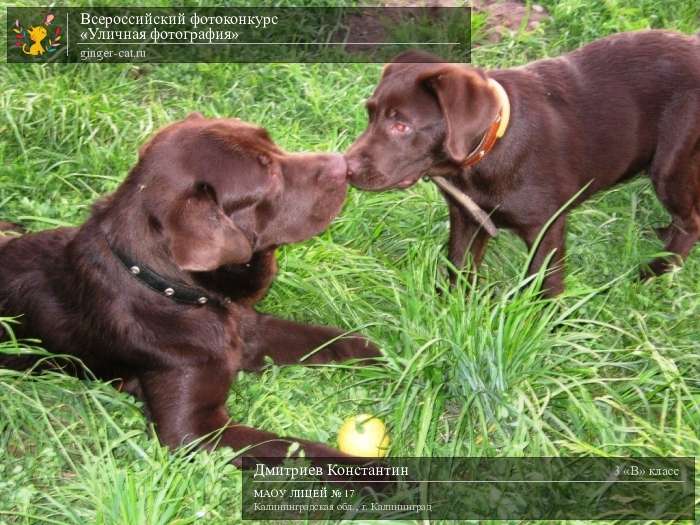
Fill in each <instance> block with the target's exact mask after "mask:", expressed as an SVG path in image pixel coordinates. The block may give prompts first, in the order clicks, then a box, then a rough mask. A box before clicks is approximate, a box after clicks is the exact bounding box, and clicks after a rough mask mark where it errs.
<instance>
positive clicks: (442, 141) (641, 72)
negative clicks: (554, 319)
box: [346, 31, 700, 295]
mask: <svg viewBox="0 0 700 525" xmlns="http://www.w3.org/2000/svg"><path fill="white" fill-rule="evenodd" d="M367 109H368V111H369V125H368V128H367V130H366V131H365V132H364V133H363V134H362V135H361V136H360V137H359V138H358V139H357V141H356V142H355V143H354V144H353V145H352V147H351V148H350V149H349V151H348V152H347V155H346V158H347V161H348V166H349V170H350V182H351V184H353V185H354V186H357V187H358V188H362V189H366V190H375V191H376V190H385V189H391V188H407V187H409V186H411V185H413V184H414V183H415V182H416V181H418V180H419V179H420V177H421V176H424V175H429V176H436V175H439V176H440V177H449V178H451V181H452V182H453V184H454V186H456V188H457V190H458V191H461V192H463V193H464V194H466V195H468V196H469V197H471V199H473V201H475V202H476V203H477V204H478V206H480V207H481V208H483V209H484V210H486V212H487V213H489V214H490V216H491V218H492V219H493V221H494V222H495V224H496V225H497V226H498V227H501V228H508V229H511V230H513V231H514V232H515V233H516V234H517V235H519V236H520V237H521V238H522V239H523V240H524V241H525V243H526V244H527V245H528V247H532V246H533V244H534V243H535V241H536V239H537V236H538V234H539V233H540V231H542V229H543V227H544V226H545V224H546V223H547V222H548V221H549V220H550V218H552V217H553V216H554V215H555V214H556V213H557V211H558V210H560V209H561V208H562V206H564V204H565V203H566V202H567V201H568V200H569V199H571V198H572V196H574V195H575V194H576V193H577V192H578V191H580V190H582V189H583V188H584V187H585V188H586V189H585V190H584V191H583V193H582V194H581V195H580V196H579V197H578V198H577V199H576V202H575V204H577V203H580V202H582V201H583V200H585V199H586V198H587V197H589V196H591V195H593V194H594V193H595V192H597V191H599V190H602V189H604V188H608V187H610V186H612V185H614V184H616V183H618V182H621V181H624V180H626V179H629V178H630V177H632V176H634V175H636V174H638V173H639V172H640V171H642V170H645V169H648V170H649V175H650V177H651V180H652V182H653V184H654V188H655V189H656V193H657V195H658V196H659V199H660V200H661V202H662V203H663V205H664V206H665V207H666V209H667V210H668V211H669V213H670V214H671V224H670V225H669V226H667V227H666V228H662V229H660V231H659V233H660V236H661V237H662V238H663V239H664V240H665V242H666V250H667V251H669V252H673V253H674V254H677V257H673V258H671V259H669V258H659V259H657V260H655V261H653V262H652V263H651V264H650V266H649V270H648V272H647V273H648V274H650V275H651V274H659V273H662V272H664V271H666V270H667V269H669V267H670V266H671V265H672V264H673V263H674V262H675V261H677V260H682V259H683V258H685V257H686V256H687V255H688V253H689V252H690V250H691V248H692V246H693V244H694V243H695V242H696V241H697V240H698V238H700V38H698V37H688V36H683V35H680V34H677V33H673V32H670V31H640V32H635V33H623V34H618V35H614V36H611V37H608V38H604V39H602V40H598V41H597V42H593V43H592V44H589V45H587V46H585V47H582V48H581V49H578V50H576V51H573V52H572V53H569V54H566V55H563V56H561V57H558V58H553V59H547V60H539V61H537V62H533V63H531V64H528V65H526V66H522V67H516V68H511V69H502V70H493V71H485V70H482V69H479V68H475V67H471V66H467V65H456V64H446V63H441V61H440V59H438V58H436V57H434V56H432V55H427V54H422V53H419V54H416V53H415V52H413V53H411V52H409V53H407V54H403V55H400V56H398V57H397V58H396V59H395V61H394V62H393V63H391V64H389V65H387V67H386V68H385V69H384V72H383V75H382V78H381V80H380V82H379V85H378V86H377V88H376V90H375V92H374V94H373V95H372V97H371V98H370V99H369V100H368V101H367ZM587 185H588V186H587ZM445 198H446V199H447V202H448V205H449V211H450V239H449V259H450V261H451V262H452V263H453V264H454V265H455V266H456V267H457V268H459V267H461V266H462V265H463V264H464V259H465V252H466V250H467V249H469V251H470V252H471V255H472V258H473V261H474V265H475V266H476V265H478V264H479V262H480V261H481V258H482V256H483V253H484V249H485V248H486V244H487V241H488V239H489V235H488V234H487V232H486V231H485V230H484V229H483V228H481V227H480V224H479V223H478V222H477V221H475V220H474V218H473V217H472V215H470V214H468V213H465V211H464V209H463V208H462V207H460V206H459V205H458V203H457V201H456V200H455V198H454V197H453V195H450V194H447V193H445ZM567 212H568V210H566V211H564V212H563V213H562V214H561V215H559V216H558V218H556V220H554V222H553V223H552V225H551V226H550V227H549V229H548V230H547V231H546V232H545V233H544V235H543V238H542V241H541V242H540V243H539V245H538V247H537V248H536V251H535V254H534V257H533V260H532V264H531V266H530V272H536V271H537V270H538V269H539V268H540V266H541V265H542V264H543V263H544V261H545V260H546V259H547V257H548V256H549V255H550V254H551V253H552V252H554V256H553V258H552V262H551V264H552V268H551V270H550V271H549V272H548V274H547V277H546V279H545V282H544V287H545V289H546V291H547V292H548V293H549V294H550V295H555V294H557V293H559V292H561V291H562V290H563V288H564V271H563V267H562V260H563V257H564V237H565V225H566V215H567ZM454 278H455V276H454V275H451V279H452V281H454Z"/></svg>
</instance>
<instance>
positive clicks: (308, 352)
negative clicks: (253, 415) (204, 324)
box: [241, 309, 381, 370]
mask: <svg viewBox="0 0 700 525" xmlns="http://www.w3.org/2000/svg"><path fill="white" fill-rule="evenodd" d="M241 325H242V326H241V336H242V338H243V346H244V350H243V356H244V357H243V363H242V367H243V368H244V369H246V370H259V369H260V368H261V367H262V366H263V365H264V364H265V357H269V358H270V359H272V360H273V361H274V362H275V363H276V364H279V365H293V364H302V365H318V364H324V363H329V362H332V361H345V360H347V359H362V360H363V363H365V364H369V363H371V362H373V361H374V359H375V358H376V357H379V356H380V355H381V352H380V351H379V348H377V346H376V345H374V344H373V343H372V342H371V341H369V340H368V339H367V338H365V337H363V336H361V335H358V334H354V333H351V334H347V333H344V332H342V331H341V330H339V329H337V328H330V327H327V326H316V325H308V324H301V323H295V322H293V321H287V320H284V319H278V318H275V317H272V316H270V315H265V314H260V313H257V312H255V311H254V310H252V309H250V310H247V311H246V313H245V314H244V315H243V316H242V321H241Z"/></svg>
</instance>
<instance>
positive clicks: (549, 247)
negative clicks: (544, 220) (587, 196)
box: [521, 214, 566, 297]
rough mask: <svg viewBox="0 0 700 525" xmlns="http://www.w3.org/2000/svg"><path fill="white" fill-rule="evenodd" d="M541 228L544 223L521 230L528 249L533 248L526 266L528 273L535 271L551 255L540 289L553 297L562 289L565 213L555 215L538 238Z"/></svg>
mask: <svg viewBox="0 0 700 525" xmlns="http://www.w3.org/2000/svg"><path fill="white" fill-rule="evenodd" d="M542 228H544V225H538V226H535V227H530V228H527V229H525V230H523V231H522V232H521V236H522V237H523V239H524V240H525V243H526V244H527V247H528V249H529V250H530V251H532V250H533V247H534V250H535V253H534V254H533V256H532V260H531V261H530V265H529V267H528V275H533V274H535V273H537V272H538V271H539V270H540V268H541V267H542V265H543V264H545V262H546V261H547V260H548V258H550V257H551V258H550V259H549V262H548V265H547V273H546V274H545V277H544V280H543V282H542V291H543V293H544V294H545V295H546V296H547V297H554V296H556V295H559V294H560V293H561V292H563V291H564V256H565V249H566V248H565V245H566V244H565V237H566V215H565V214H561V215H560V216H559V217H557V219H556V220H555V221H554V222H553V223H552V224H551V225H550V226H549V228H548V229H547V231H546V232H544V234H543V235H542V236H541V238H540V232H541V231H542ZM538 240H539V242H538ZM536 243H537V244H536Z"/></svg>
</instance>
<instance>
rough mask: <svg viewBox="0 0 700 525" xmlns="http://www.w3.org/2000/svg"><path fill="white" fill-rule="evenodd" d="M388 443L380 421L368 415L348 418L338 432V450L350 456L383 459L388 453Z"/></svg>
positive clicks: (387, 436) (387, 435)
mask: <svg viewBox="0 0 700 525" xmlns="http://www.w3.org/2000/svg"><path fill="white" fill-rule="evenodd" d="M389 441H390V440H389V434H387V431H386V426H385V425H384V423H383V422H382V420H381V419H379V418H376V417H374V416H371V415H369V414H358V415H356V416H352V417H350V418H348V419H347V420H345V422H344V423H343V425H342V426H341V427H340V430H339V431H338V448H339V449H340V451H341V452H345V453H346V454H350V455H352V456H360V457H365V458H383V457H384V456H386V455H387V453H388V452H389Z"/></svg>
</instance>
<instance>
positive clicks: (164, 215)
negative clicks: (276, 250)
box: [113, 114, 347, 272]
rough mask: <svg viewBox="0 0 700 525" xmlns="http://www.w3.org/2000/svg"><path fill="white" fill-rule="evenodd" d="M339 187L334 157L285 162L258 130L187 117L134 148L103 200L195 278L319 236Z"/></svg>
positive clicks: (341, 177) (342, 187)
mask: <svg viewBox="0 0 700 525" xmlns="http://www.w3.org/2000/svg"><path fill="white" fill-rule="evenodd" d="M346 178H347V167H346V164H345V160H344V158H343V157H342V156H341V155H337V154H288V153H285V152H283V151H282V150H281V149H279V148H278V147H277V146H276V145H275V144H274V143H273V142H272V140H271V139H270V137H269V136H268V134H267V132H266V131H265V130H264V129H262V128H260V127H257V126H253V125H251V124H246V123H244V122H241V121H239V120H236V119H208V118H204V117H202V116H201V115H199V114H193V115H191V116H190V117H188V118H187V119H186V120H184V121H182V122H178V123H176V124H173V125H171V126H169V127H167V128H165V129H163V130H161V131H160V132H159V133H158V134H157V135H156V136H155V137H154V138H153V139H152V140H151V141H150V142H148V143H147V144H146V145H145V146H143V147H142V148H141V150H140V154H139V162H138V164H137V165H136V167H135V168H134V169H133V170H132V172H131V174H130V175H129V177H128V178H127V180H126V181H125V183H124V184H123V185H122V187H121V188H120V189H119V190H118V191H117V193H116V194H115V196H114V199H113V200H116V201H128V202H129V206H137V207H139V208H140V209H139V210H138V213H140V214H141V215H142V216H143V217H144V220H143V221H141V222H143V223H145V224H144V226H143V227H144V228H145V229H146V230H147V231H146V232H144V235H148V236H149V237H150V238H152V239H155V240H156V242H157V241H158V240H160V241H161V242H160V244H161V245H163V246H165V247H166V250H167V251H168V252H169V254H170V255H171V258H172V260H173V261H174V262H175V263H176V264H177V266H178V267H179V268H180V269H181V270H185V271H192V272H205V271H212V270H214V269H216V268H219V267H221V266H224V265H228V264H241V263H245V262H247V261H249V260H250V259H251V257H252V255H253V254H254V253H255V252H258V251H262V250H266V249H268V248H271V247H275V246H279V245H282V244H289V243H293V242H297V241H302V240H305V239H308V238H310V237H312V236H314V235H316V234H318V233H320V232H321V231H323V230H324V229H325V228H326V227H327V226H328V224H329V223H330V222H331V221H332V219H333V218H334V217H335V216H336V215H337V214H338V213H339V212H340V209H341V207H342V204H343V201H344V199H345V194H346V191H347V182H346ZM120 196H123V197H125V198H120ZM136 212H137V210H134V213H136ZM136 235H138V233H136Z"/></svg>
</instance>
